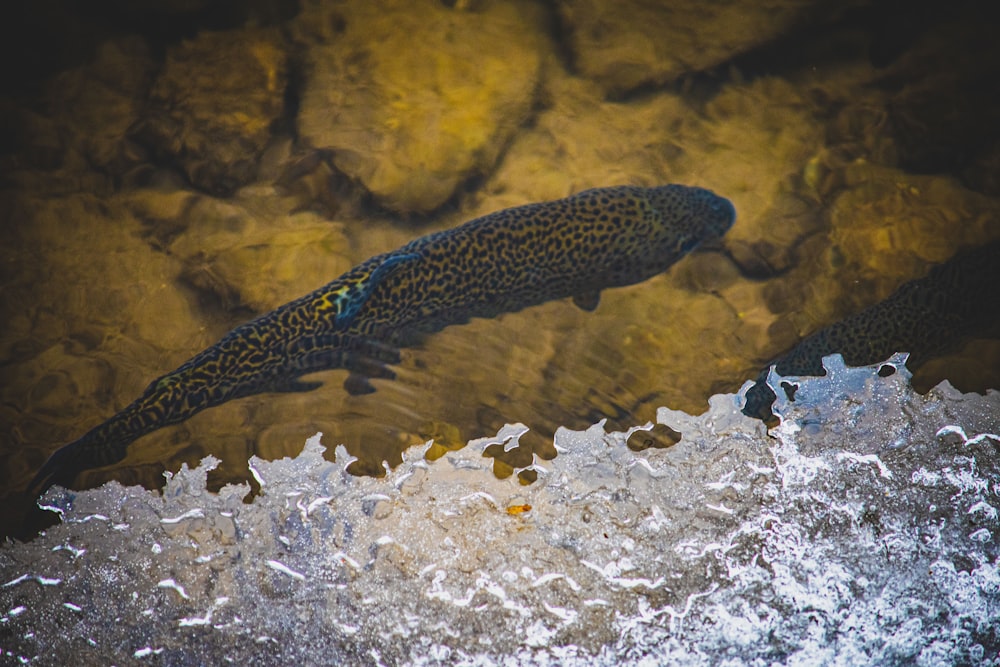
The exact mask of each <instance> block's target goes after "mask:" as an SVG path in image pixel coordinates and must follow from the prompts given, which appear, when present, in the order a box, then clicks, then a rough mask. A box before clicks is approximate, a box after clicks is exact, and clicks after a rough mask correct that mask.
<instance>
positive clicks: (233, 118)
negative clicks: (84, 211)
mask: <svg viewBox="0 0 1000 667" xmlns="http://www.w3.org/2000/svg"><path fill="white" fill-rule="evenodd" d="M286 83H287V56H286V54H285V52H284V50H283V47H282V44H281V42H280V38H279V36H278V34H277V33H276V32H274V31H270V30H239V31H233V32H215V33H203V34H201V35H199V36H198V37H197V38H195V39H194V40H191V41H186V42H183V43H181V44H179V45H178V46H175V47H174V48H172V49H170V51H169V52H168V54H167V62H166V65H165V66H164V69H163V72H162V73H161V74H160V76H159V78H158V79H157V80H156V83H155V84H154V85H153V90H152V92H151V99H150V109H149V112H148V114H147V116H146V118H145V119H144V120H143V121H142V123H141V124H140V126H139V127H138V128H137V130H136V132H135V136H136V137H137V138H138V139H139V140H140V141H142V142H143V143H145V144H147V145H149V146H150V147H151V148H153V150H154V151H155V152H156V153H157V154H159V155H160V156H162V157H164V158H166V159H169V160H172V161H175V162H176V163H177V164H178V165H180V167H181V169H182V170H183V172H184V174H185V175H186V176H187V177H188V179H190V181H191V182H192V183H193V184H194V185H195V186H197V187H199V188H201V189H203V190H206V191H208V192H210V193H213V194H217V195H229V194H231V193H232V192H233V191H234V190H236V189H237V188H238V187H240V186H242V185H245V184H247V183H249V182H251V181H252V180H254V179H255V177H256V174H257V163H258V161H259V160H260V157H261V155H262V154H263V152H264V150H265V148H266V147H267V145H268V141H269V140H270V138H271V131H272V126H273V124H274V123H275V122H276V121H278V120H279V119H280V118H281V116H282V114H283V112H284V95H285V87H286Z"/></svg>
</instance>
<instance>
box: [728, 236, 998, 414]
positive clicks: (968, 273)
mask: <svg viewBox="0 0 1000 667" xmlns="http://www.w3.org/2000/svg"><path fill="white" fill-rule="evenodd" d="M998 320H1000V242H994V243H991V244H989V245H986V246H983V247H980V248H975V249H973V250H968V251H966V252H962V253H959V254H957V255H956V256H955V257H954V258H952V259H951V260H949V261H947V262H945V263H944V264H940V265H938V266H936V267H934V268H933V269H931V271H930V272H928V274H927V275H926V276H924V277H923V278H920V279H918V280H913V281H911V282H908V283H906V284H904V285H903V286H902V287H900V288H899V289H898V290H896V291H895V292H894V293H893V294H892V295H891V296H890V297H889V298H888V299H886V300H885V301H882V302H881V303H878V304H876V305H874V306H871V307H870V308H867V309H865V310H863V311H861V312H860V313H857V314H856V315H853V316H851V317H848V318H847V319H844V320H842V321H840V322H838V323H836V324H834V325H832V326H829V327H827V328H826V329H822V330H821V331H819V332H817V333H815V334H813V335H811V336H809V337H808V338H806V339H804V340H803V341H802V342H800V343H799V344H798V345H796V346H795V347H794V348H792V350H791V351H789V352H788V353H787V354H786V355H785V356H783V357H781V358H780V359H778V360H777V362H775V372H777V373H778V375H791V376H802V375H805V376H822V375H826V371H825V370H824V369H823V357H825V356H828V355H831V354H834V353H838V352H839V353H840V354H841V356H843V358H844V363H845V364H847V365H848V366H866V365H869V364H876V363H878V362H880V361H884V360H885V359H888V358H889V357H891V356H892V355H893V354H895V353H896V352H908V353H909V359H908V360H907V366H909V367H910V368H911V369H916V368H919V367H920V366H921V365H923V364H924V363H925V362H926V361H928V360H929V359H931V358H933V357H934V356H940V355H942V354H946V353H948V352H950V351H952V350H954V349H956V348H957V347H958V346H959V345H961V344H962V343H963V342H965V341H966V340H968V339H969V338H970V337H972V336H976V335H983V334H984V333H987V332H989V331H990V330H991V329H992V328H994V327H996V326H997V324H998ZM767 374H768V371H767V370H764V371H762V372H761V374H760V376H759V377H758V378H757V381H756V382H755V383H754V385H753V386H751V387H750V389H748V390H747V394H746V399H747V401H746V406H745V407H744V408H743V413H744V414H746V415H748V416H750V417H757V418H759V419H763V420H764V421H766V422H768V423H775V421H776V418H775V416H774V414H773V413H772V411H771V406H772V405H773V404H774V400H775V398H776V397H775V394H774V391H773V390H772V389H771V387H770V386H768V384H767ZM791 390H792V388H791V387H789V391H791Z"/></svg>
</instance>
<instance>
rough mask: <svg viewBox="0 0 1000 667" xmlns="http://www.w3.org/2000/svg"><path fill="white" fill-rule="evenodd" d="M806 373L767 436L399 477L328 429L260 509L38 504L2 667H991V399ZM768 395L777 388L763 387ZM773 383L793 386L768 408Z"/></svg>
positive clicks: (454, 462) (4, 558) (17, 550)
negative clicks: (334, 441) (361, 458)
mask: <svg viewBox="0 0 1000 667" xmlns="http://www.w3.org/2000/svg"><path fill="white" fill-rule="evenodd" d="M826 365H827V368H828V369H829V375H828V377H825V378H818V379H812V378H804V379H802V380H801V381H799V384H800V388H799V390H798V392H797V394H796V401H795V402H794V403H791V404H789V403H787V401H779V403H778V405H777V409H778V410H779V411H780V412H781V414H782V417H783V420H784V421H783V423H782V424H781V426H780V427H778V428H777V429H775V430H773V431H771V432H770V433H767V432H766V431H765V430H764V429H763V427H762V426H761V424H760V423H759V422H757V421H754V420H749V419H747V418H745V417H744V416H743V415H742V414H740V412H739V406H740V403H741V399H740V397H739V396H736V395H718V396H715V397H713V399H712V401H711V408H710V410H709V411H708V412H707V413H705V414H703V415H701V416H698V417H691V416H689V415H687V414H685V413H682V412H678V411H673V410H668V409H660V410H659V414H658V419H659V420H660V421H661V422H663V423H665V424H668V425H670V426H671V427H673V428H676V429H677V430H679V431H680V432H682V433H683V436H684V437H683V440H682V441H681V443H679V444H678V445H676V446H675V447H673V448H670V449H667V450H653V449H651V450H646V451H643V452H633V451H630V450H629V449H628V448H627V447H626V446H625V444H624V440H625V436H626V434H625V433H621V432H610V433H607V432H605V431H604V429H602V428H601V427H600V426H594V427H592V428H590V429H588V430H587V431H570V430H566V429H562V430H560V431H559V433H558V434H557V436H556V446H557V447H558V448H559V455H558V456H557V457H556V458H555V459H553V460H551V461H541V460H535V461H533V462H532V463H531V464H530V465H531V467H532V468H533V469H534V470H535V471H536V472H537V473H538V481H537V482H536V483H534V484H532V485H529V486H523V485H520V484H518V483H517V482H516V481H514V480H512V479H508V480H501V479H497V478H496V476H495V475H493V474H492V473H491V471H490V464H489V459H487V458H484V457H483V456H482V455H481V454H480V452H481V451H482V450H483V449H484V447H486V446H488V445H489V443H490V442H500V443H505V445H504V446H510V445H511V444H512V443H513V442H514V441H516V440H517V438H518V437H519V434H520V433H522V432H523V427H521V426H516V425H515V426H506V427H504V428H503V429H501V430H500V431H499V432H498V433H497V436H496V437H494V438H489V439H484V440H482V441H477V442H473V443H470V444H469V446H468V447H466V448H464V449H462V450H460V451H457V452H452V453H448V454H446V455H445V456H444V457H443V458H441V459H439V460H437V461H434V462H428V461H426V460H424V459H423V458H422V457H421V456H420V455H419V452H413V453H412V455H410V456H408V457H407V461H405V462H404V463H403V464H402V465H400V466H398V467H397V468H396V469H394V470H392V471H391V472H389V473H388V474H387V476H386V477H385V478H384V479H372V478H368V477H355V476H353V475H349V474H346V473H345V472H344V468H345V464H346V463H347V461H349V460H350V457H349V456H348V455H347V453H346V451H345V450H344V449H343V448H338V449H337V452H336V458H337V461H336V462H335V463H330V462H328V461H326V460H324V458H323V456H322V449H323V446H322V444H321V442H322V440H323V439H325V436H321V435H317V436H315V437H313V438H311V439H310V440H309V442H308V443H307V445H306V447H305V449H304V450H303V452H302V453H301V454H300V455H299V456H297V457H295V458H291V459H288V458H286V459H281V460H277V461H273V462H268V461H264V460H262V459H259V458H254V459H251V462H250V465H251V469H252V470H253V474H254V477H255V478H256V479H257V480H258V482H259V484H260V486H261V493H260V495H258V497H257V498H255V499H254V501H253V502H252V503H250V504H244V503H243V502H242V501H241V500H240V499H241V498H242V496H243V495H244V494H245V493H246V491H247V487H246V486H245V485H242V486H235V487H226V488H225V489H223V490H222V491H221V492H220V493H219V494H218V495H216V494H212V493H208V492H206V490H205V483H206V474H207V471H208V470H209V469H211V468H212V467H214V466H215V465H216V464H217V461H215V460H214V459H207V460H206V461H205V462H203V464H202V465H201V466H199V467H198V468H196V469H194V470H188V469H184V470H182V471H181V472H180V473H178V474H177V475H175V476H173V477H171V478H170V479H169V480H168V481H167V485H166V487H165V489H164V491H163V493H162V495H160V494H157V493H150V492H147V491H144V490H142V489H140V488H138V487H130V488H123V487H121V486H119V485H118V484H117V483H112V484H109V485H107V486H104V487H101V488H99V489H95V490H91V491H84V492H79V493H76V492H69V491H64V490H61V489H54V490H52V491H50V492H49V493H48V494H47V495H46V496H45V498H44V499H43V504H44V505H46V506H47V507H48V508H50V510H51V511H54V512H57V513H59V514H60V515H61V517H62V520H63V523H62V524H61V525H59V526H56V527H53V528H51V529H49V530H48V531H47V532H46V533H45V534H44V535H42V536H41V537H39V538H38V539H36V540H34V541H32V542H30V543H28V544H20V545H12V544H8V545H5V546H3V547H0V571H2V573H3V574H2V577H0V579H2V582H0V630H2V636H3V637H4V639H3V641H2V650H3V651H4V653H3V655H4V656H5V658H7V659H10V660H13V661H19V662H23V663H27V664H65V662H66V661H67V660H69V661H73V662H76V663H101V664H108V663H117V664H121V663H132V662H134V663H138V664H183V663H187V662H191V661H195V662H205V661H210V662H216V663H220V664H221V663H224V662H230V661H233V662H239V661H247V660H254V661H261V660H263V661H265V662H267V663H270V664H277V663H281V664H287V663H289V662H299V663H302V662H304V663H311V664H317V663H324V664H332V663H338V664H343V663H345V662H348V663H352V664H356V663H364V664H414V665H418V664H423V665H430V664H470V665H471V664H478V665H489V664H509V663H510V662H511V661H512V660H513V661H516V662H518V663H519V664H539V665H542V664H581V665H582V664H607V665H612V664H616V665H617V664H626V665H639V664H663V663H664V662H670V663H672V664H685V665H688V664H690V665H708V664H727V665H755V664H774V663H779V664H817V663H823V664H871V665H875V664H904V663H905V664H926V665H932V664H969V663H975V664H982V665H989V664H1000V635H998V634H997V628H998V627H1000V552H998V550H997V542H996V538H995V536H996V534H997V529H998V518H997V516H998V510H997V508H998V507H1000V469H998V468H997V462H998V461H1000V456H998V451H1000V435H998V434H1000V394H998V393H997V392H990V393H989V394H987V395H986V396H981V395H977V394H967V395H963V394H960V393H959V392H957V391H955V390H954V389H953V388H951V387H949V386H948V385H941V386H939V387H937V388H935V389H933V390H932V391H930V392H929V393H928V394H927V395H926V396H921V395H917V394H915V393H914V392H913V391H912V390H911V389H910V388H909V386H908V379H909V374H908V372H907V371H906V369H905V367H903V366H902V358H901V357H898V358H896V359H894V360H892V361H891V362H890V364H889V365H890V366H892V367H895V368H897V369H898V370H897V371H896V372H895V373H894V374H892V375H890V376H888V377H880V374H879V371H880V370H882V374H883V375H884V374H885V368H884V367H885V365H879V366H876V367H870V368H861V369H847V368H845V367H844V366H843V365H842V363H841V362H840V360H839V358H837V357H830V358H828V359H827V360H826ZM772 381H776V380H772ZM779 393H780V392H779Z"/></svg>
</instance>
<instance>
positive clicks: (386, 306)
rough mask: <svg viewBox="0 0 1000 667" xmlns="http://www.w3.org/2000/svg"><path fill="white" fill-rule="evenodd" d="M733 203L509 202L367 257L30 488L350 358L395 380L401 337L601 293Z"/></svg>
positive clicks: (150, 395)
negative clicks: (168, 427) (164, 430)
mask: <svg viewBox="0 0 1000 667" xmlns="http://www.w3.org/2000/svg"><path fill="white" fill-rule="evenodd" d="M734 219H735V210H734V208H733V206H732V204H731V203H730V202H729V201H728V200H726V199H724V198H722V197H719V196H717V195H715V194H713V193H712V192H710V191H708V190H704V189H701V188H695V187H686V186H681V185H664V186H660V187H653V188H643V187H627V186H622V187H610V188H596V189H592V190H587V191H585V192H580V193H578V194H576V195H573V196H571V197H567V198H565V199H559V200H556V201H550V202H545V203H537V204H529V205H526V206H519V207H516V208H510V209H505V210H502V211H498V212H496V213H492V214H489V215H486V216H484V217H481V218H477V219H475V220H472V221H470V222H467V223H465V224H463V225H461V226H459V227H456V228H454V229H449V230H446V231H441V232H437V233H434V234H430V235H428V236H424V237H422V238H419V239H417V240H415V241H413V242H411V243H408V244H407V245H405V246H403V247H402V248H400V249H399V250H396V251H394V252H389V253H386V254H382V255H378V256H376V257H372V258H371V259H369V260H367V261H366V262H363V263H362V264H360V265H358V266H357V267H355V268H353V269H351V270H350V271H348V272H347V273H345V274H344V275H343V276H341V277H340V278H337V279H336V280H334V281H333V282H331V283H329V284H328V285H326V286H324V287H321V288H320V289H318V290H316V291H315V292H312V293H311V294H307V295H305V296H303V297H301V298H299V299H296V300H294V301H292V302H290V303H287V304H285V305H283V306H281V307H279V308H277V309H276V310H274V311H272V312H270V313H267V314H265V315H262V316H260V317H258V318H257V319H255V320H252V321H250V322H247V323H246V324H243V325H241V326H239V327H237V328H235V329H233V330H232V331H230V332H229V333H228V334H226V335H225V336H224V337H223V338H222V340H220V341H219V342H218V343H216V344H215V345H213V346H211V347H209V348H208V349H206V350H204V351H203V352H201V353H200V354H198V355H196V356H195V357H193V358H192V359H190V360H189V361H187V362H186V363H184V364H183V365H181V366H180V367H179V368H177V369H176V370H174V371H171V372H170V373H167V374H166V375H164V376H162V377H160V378H157V379H156V380H154V381H153V382H152V383H151V384H150V385H149V386H148V387H147V388H146V390H145V392H143V394H142V396H140V397H139V398H138V399H136V400H135V401H134V402H133V403H131V404H130V405H129V406H128V407H126V408H125V409H124V410H122V411H121V412H119V413H118V414H116V415H115V416H113V417H111V418H110V419H108V420H107V421H105V422H104V423H102V424H100V425H98V426H96V427H95V428H93V429H92V430H90V431H88V432H87V433H86V434H84V435H83V436H82V437H81V438H79V439H78V440H76V441H74V442H72V443H70V444H68V445H65V446H64V447H62V448H61V449H59V450H57V451H56V452H55V453H54V454H53V455H52V456H51V457H50V458H49V460H48V461H47V462H46V463H45V464H44V466H43V467H42V468H41V470H40V471H39V472H38V474H37V475H36V476H35V478H34V480H33V481H32V482H31V484H30V485H29V489H28V490H29V493H33V494H40V493H41V492H43V491H44V490H45V489H47V488H48V487H49V486H51V485H53V484H61V485H64V486H65V485H69V484H70V483H71V482H72V481H73V479H74V478H75V476H76V474H77V472H79V471H81V470H84V469H87V468H93V467H97V466H104V465H109V464H112V463H114V462H117V461H119V460H121V459H122V458H124V457H125V453H126V449H127V447H128V445H129V444H130V443H132V442H133V441H135V440H136V439H137V438H140V437H142V436H143V435H146V434H148V433H150V432H152V431H155V430H157V429H159V428H161V427H163V426H166V425H168V424H176V423H179V422H182V421H184V420H186V419H188V418H189V417H191V416H192V415H194V414H195V413H197V412H200V411H201V410H204V409H205V408H208V407H212V406H215V405H219V404H221V403H224V402H226V401H230V400H233V399H236V398H241V397H245V396H250V395H252V394H258V393H263V392H283V391H306V390H310V389H314V388H316V387H317V386H319V385H320V384H321V383H319V382H307V381H303V380H301V379H300V378H301V377H302V376H304V375H307V374H309V373H314V372H316V371H322V370H328V369H333V368H344V369H347V370H348V371H349V376H348V378H347V380H346V382H345V388H346V389H347V391H348V392H350V393H352V394H363V393H367V392H370V391H374V388H373V387H372V385H371V384H370V383H369V379H370V378H392V377H394V373H393V371H392V370H391V368H390V365H391V364H393V363H396V362H398V361H399V348H400V347H404V346H407V345H412V344H415V343H416V342H419V339H420V337H421V336H423V335H426V334H428V333H431V332H434V331H437V330H439V329H441V328H443V327H445V326H448V325H451V324H457V323H462V322H466V321H468V320H469V319H470V318H473V317H494V316H496V315H499V314H501V313H507V312H512V311H517V310H521V309H522V308H526V307H528V306H533V305H536V304H540V303H543V302H546V301H550V300H553V299H562V298H566V297H571V298H572V299H573V301H574V303H576V304H577V305H578V306H580V307H581V308H583V309H585V310H593V309H594V308H596V307H597V304H598V299H599V295H600V292H601V290H603V289H605V288H609V287H618V286H623V285H631V284H634V283H639V282H642V281H644V280H646V279H648V278H650V277H652V276H654V275H656V274H658V273H661V272H663V271H665V270H666V269H667V268H668V267H670V266H671V265H672V264H673V263H674V262H676V261H677V260H678V259H680V258H681V257H682V256H684V255H685V254H686V253H687V252H688V251H690V250H691V249H692V248H694V247H695V246H696V245H698V244H699V243H701V242H702V241H704V240H707V239H711V238H717V237H720V236H721V235H723V234H724V233H725V232H726V231H727V230H728V229H729V228H730V226H732V224H733V221H734Z"/></svg>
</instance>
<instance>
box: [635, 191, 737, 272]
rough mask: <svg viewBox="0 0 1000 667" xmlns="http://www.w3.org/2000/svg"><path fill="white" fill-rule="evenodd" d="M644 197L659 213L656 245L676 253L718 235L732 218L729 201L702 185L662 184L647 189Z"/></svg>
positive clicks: (732, 210)
mask: <svg viewBox="0 0 1000 667" xmlns="http://www.w3.org/2000/svg"><path fill="white" fill-rule="evenodd" d="M647 201H648V202H649V203H650V205H652V207H653V209H654V210H655V211H656V212H657V213H659V214H660V223H661V224H660V227H659V229H658V230H657V231H658V232H659V234H658V238H657V241H658V243H657V245H659V246H660V247H661V248H663V245H666V246H667V247H666V248H665V249H669V250H670V251H673V252H674V253H676V254H677V255H678V256H679V255H683V254H685V253H687V252H689V251H690V250H692V249H693V248H694V247H695V246H697V245H698V244H699V243H703V242H705V241H710V240H714V239H717V238H720V237H721V236H722V235H723V234H725V233H726V232H727V231H729V228H730V227H732V226H733V222H735V220H736V209H735V208H734V207H733V205H732V203H731V202H730V201H729V200H728V199H726V198H725V197H720V196H719V195H717V194H715V193H714V192H712V191H711V190H705V189H704V188H696V187H689V186H686V185H662V186H660V187H656V188H649V189H648V190H647Z"/></svg>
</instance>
